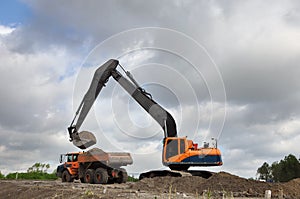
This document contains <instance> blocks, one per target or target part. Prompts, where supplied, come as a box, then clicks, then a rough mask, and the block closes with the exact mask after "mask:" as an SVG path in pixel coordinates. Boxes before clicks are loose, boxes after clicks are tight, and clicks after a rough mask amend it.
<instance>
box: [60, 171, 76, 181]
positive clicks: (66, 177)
mask: <svg viewBox="0 0 300 199" xmlns="http://www.w3.org/2000/svg"><path fill="white" fill-rule="evenodd" d="M73 180H74V179H73V178H72V176H71V175H70V174H69V172H68V170H64V171H63V173H62V175H61V181H62V182H73Z"/></svg>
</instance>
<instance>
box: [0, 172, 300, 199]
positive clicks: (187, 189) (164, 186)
mask: <svg viewBox="0 0 300 199" xmlns="http://www.w3.org/2000/svg"><path fill="white" fill-rule="evenodd" d="M0 187H1V189H0V198H22V199H27V198H28V199H29V198H41V199H44V198H95V199H96V198H102V199H113V198H128V199H138V198H144V199H153V198H186V199H192V198H202V196H206V197H204V198H233V197H234V198H264V194H265V191H266V190H271V191H272V198H285V199H295V198H300V178H298V179H294V180H291V181H289V182H286V183H268V182H260V181H255V180H248V179H245V178H240V177H238V176H235V175H232V174H229V173H225V172H220V173H214V174H213V175H212V176H211V177H209V178H208V179H205V178H202V177H199V176H186V177H170V176H167V177H155V178H145V179H142V180H140V181H138V182H127V183H123V184H108V185H101V184H85V183H80V181H79V180H76V181H74V182H73V183H62V182H61V181H60V180H55V181H35V180H0ZM224 196H225V197H224ZM279 196H281V197H279Z"/></svg>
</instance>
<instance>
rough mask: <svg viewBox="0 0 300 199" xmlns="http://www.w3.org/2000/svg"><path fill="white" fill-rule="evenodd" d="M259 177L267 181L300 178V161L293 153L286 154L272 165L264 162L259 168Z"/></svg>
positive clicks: (284, 180)
mask: <svg viewBox="0 0 300 199" xmlns="http://www.w3.org/2000/svg"><path fill="white" fill-rule="evenodd" d="M257 175H258V179H261V180H265V181H267V182H287V181H290V180H292V179H295V178H300V161H299V160H298V159H297V158H296V157H295V156H294V155H292V154H289V155H288V156H285V157H284V159H283V160H280V161H279V162H278V161H275V162H273V163H272V164H271V165H269V164H268V163H267V162H264V163H263V165H262V166H261V167H259V168H258V169H257Z"/></svg>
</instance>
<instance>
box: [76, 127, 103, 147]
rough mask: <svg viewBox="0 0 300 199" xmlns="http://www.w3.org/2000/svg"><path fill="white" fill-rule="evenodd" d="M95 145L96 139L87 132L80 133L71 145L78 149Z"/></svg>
mask: <svg viewBox="0 0 300 199" xmlns="http://www.w3.org/2000/svg"><path fill="white" fill-rule="evenodd" d="M96 143H97V140H96V137H95V135H94V134H93V133H91V132H88V131H81V132H80V133H78V136H76V137H75V139H73V144H74V145H75V146H77V147H78V148H80V149H86V148H88V147H90V146H93V145H94V144H96Z"/></svg>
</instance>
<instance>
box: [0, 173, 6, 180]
mask: <svg viewBox="0 0 300 199" xmlns="http://www.w3.org/2000/svg"><path fill="white" fill-rule="evenodd" d="M4 178H5V176H4V175H3V174H2V173H1V171H0V179H4Z"/></svg>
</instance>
